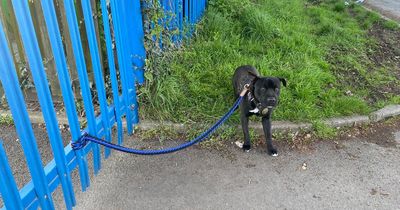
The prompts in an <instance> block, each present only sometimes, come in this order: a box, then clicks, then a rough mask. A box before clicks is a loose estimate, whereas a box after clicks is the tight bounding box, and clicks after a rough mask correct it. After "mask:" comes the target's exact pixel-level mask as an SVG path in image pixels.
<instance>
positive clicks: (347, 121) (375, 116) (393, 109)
mask: <svg viewBox="0 0 400 210" xmlns="http://www.w3.org/2000/svg"><path fill="white" fill-rule="evenodd" d="M0 115H1V116H4V115H11V113H10V112H2V113H1V114H0ZM398 115H400V105H388V106H385V107H384V108H382V109H379V110H377V111H375V112H372V113H370V114H369V115H368V116H366V115H361V116H359V115H356V116H349V117H338V118H329V119H326V120H323V121H322V122H323V123H324V124H325V125H327V126H329V127H333V128H337V127H351V126H356V125H362V124H370V123H371V122H379V121H382V120H384V119H387V118H389V117H394V116H398ZM29 118H30V120H31V122H32V123H44V120H43V117H42V115H41V113H39V112H30V113H29ZM57 119H58V122H59V124H68V119H67V117H66V116H64V115H58V116H57ZM79 120H80V121H81V120H83V118H80V119H79ZM123 124H124V125H125V124H126V122H125V121H123ZM160 126H163V127H170V128H173V129H175V130H176V131H177V132H178V133H184V132H185V131H186V130H188V129H191V128H193V125H185V124H183V123H172V122H154V121H146V120H144V121H141V122H140V123H139V124H138V125H137V126H136V128H138V129H141V130H150V129H153V128H155V127H160ZM202 126H208V125H207V124H199V125H196V126H194V127H202ZM222 127H223V128H227V127H228V126H226V125H224V126H222ZM237 128H238V129H241V126H240V125H238V126H237ZM249 128H252V129H254V130H255V131H256V132H257V133H259V134H263V133H264V132H263V128H262V125H261V123H256V122H250V123H249ZM312 129H313V125H312V124H311V123H293V122H289V121H272V130H273V131H275V132H276V131H279V132H296V131H299V130H304V131H310V130H312Z"/></svg>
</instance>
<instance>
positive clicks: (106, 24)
mask: <svg viewBox="0 0 400 210" xmlns="http://www.w3.org/2000/svg"><path fill="white" fill-rule="evenodd" d="M100 3H101V11H102V17H103V26H104V36H105V38H106V47H107V58H108V68H109V70H110V79H111V87H112V91H113V99H114V109H115V110H114V111H115V121H116V122H117V133H118V144H122V138H123V128H122V120H121V116H122V114H121V105H120V104H119V91H118V81H117V72H116V69H115V61H114V51H113V49H112V40H111V32H110V31H111V30H110V23H109V20H108V10H107V2H106V0H101V2H100Z"/></svg>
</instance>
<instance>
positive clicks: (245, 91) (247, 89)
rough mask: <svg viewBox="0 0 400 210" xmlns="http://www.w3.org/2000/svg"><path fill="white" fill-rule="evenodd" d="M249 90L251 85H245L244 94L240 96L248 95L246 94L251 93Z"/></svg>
mask: <svg viewBox="0 0 400 210" xmlns="http://www.w3.org/2000/svg"><path fill="white" fill-rule="evenodd" d="M249 89H250V85H249V84H245V85H244V86H243V90H242V92H241V93H240V96H244V95H246V93H247V91H249Z"/></svg>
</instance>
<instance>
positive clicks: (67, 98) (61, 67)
mask: <svg viewBox="0 0 400 210" xmlns="http://www.w3.org/2000/svg"><path fill="white" fill-rule="evenodd" d="M42 9H43V14H44V17H45V21H46V25H47V31H48V34H49V38H50V44H51V47H52V50H53V54H54V60H55V62H56V67H57V74H58V80H59V81H60V86H61V91H62V96H63V99H64V106H65V108H66V112H67V117H68V122H69V127H70V130H71V136H72V141H73V142H75V141H77V140H78V139H79V138H80V135H81V131H80V125H79V121H78V116H77V113H76V107H75V99H74V95H73V92H72V89H71V85H70V84H71V80H70V76H69V73H68V69H67V61H66V57H65V54H64V49H63V44H62V40H61V34H60V30H59V27H58V23H57V17H56V13H55V10H54V4H53V1H52V0H43V1H42ZM75 155H76V157H77V159H78V165H79V175H80V180H81V187H82V191H85V190H86V188H87V186H88V182H89V173H88V166H87V159H86V158H85V157H84V155H83V153H82V151H81V150H78V151H75ZM74 203H75V201H74Z"/></svg>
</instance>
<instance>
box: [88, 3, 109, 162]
mask: <svg viewBox="0 0 400 210" xmlns="http://www.w3.org/2000/svg"><path fill="white" fill-rule="evenodd" d="M81 3H82V10H83V16H84V19H85V26H86V34H87V37H88V41H89V50H90V56H91V58H92V65H93V73H94V79H95V80H96V89H97V95H98V100H99V103H100V110H101V121H102V124H103V127H104V131H105V139H106V141H108V142H111V129H110V120H109V119H108V114H107V113H108V105H107V97H106V91H105V88H104V79H103V71H102V68H101V63H100V54H99V47H98V46H97V38H96V32H95V29H94V21H93V12H92V7H91V5H90V0H83V1H82V2H81ZM96 153H97V150H95V153H94V156H97V155H99V158H100V154H96ZM109 154H110V148H108V147H106V148H105V156H106V157H108V156H109Z"/></svg>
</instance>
